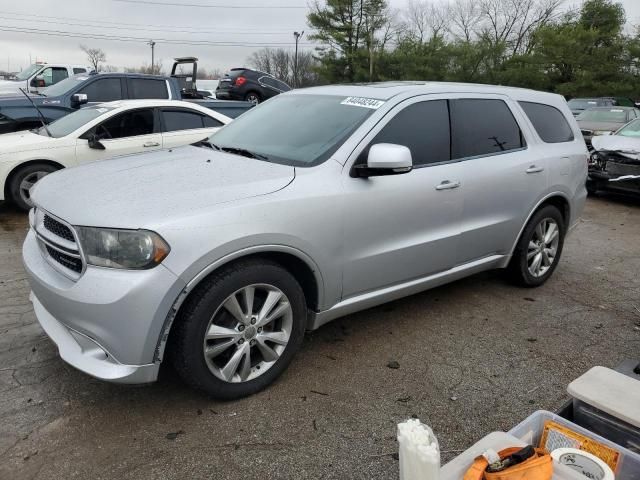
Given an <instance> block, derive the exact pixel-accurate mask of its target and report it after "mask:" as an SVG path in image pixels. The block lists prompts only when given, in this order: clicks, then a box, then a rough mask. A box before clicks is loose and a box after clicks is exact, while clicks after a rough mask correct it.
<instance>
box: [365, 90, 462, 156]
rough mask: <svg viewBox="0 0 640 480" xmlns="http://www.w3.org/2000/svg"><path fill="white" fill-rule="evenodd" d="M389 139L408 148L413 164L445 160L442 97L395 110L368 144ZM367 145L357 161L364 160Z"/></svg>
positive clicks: (445, 111)
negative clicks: (392, 115)
mask: <svg viewBox="0 0 640 480" xmlns="http://www.w3.org/2000/svg"><path fill="white" fill-rule="evenodd" d="M376 143H393V144H396V145H404V146H405V147H408V148H409V150H411V157H412V159H413V165H414V166H420V165H428V164H431V163H438V162H446V161H448V160H449V159H450V158H451V156H450V140H449V111H448V109H447V101H446V100H430V101H427V102H418V103H414V104H412V105H409V106H408V107H406V108H404V109H403V110H401V111H400V112H398V113H397V114H396V115H395V116H394V117H393V118H392V119H391V120H389V122H388V123H387V124H386V125H385V126H384V127H383V128H382V130H380V132H379V133H378V134H377V135H376V136H375V138H374V139H373V140H372V141H371V143H370V144H369V148H370V147H371V145H375V144H376ZM369 148H367V149H366V150H365V151H364V152H363V153H362V155H361V157H360V158H359V162H358V163H366V158H367V155H368V154H369Z"/></svg>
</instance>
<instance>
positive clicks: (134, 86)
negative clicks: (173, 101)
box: [129, 78, 169, 98]
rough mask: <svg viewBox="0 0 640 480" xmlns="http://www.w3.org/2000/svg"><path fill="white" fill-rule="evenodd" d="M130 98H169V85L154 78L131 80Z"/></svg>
mask: <svg viewBox="0 0 640 480" xmlns="http://www.w3.org/2000/svg"><path fill="white" fill-rule="evenodd" d="M129 98H169V94H168V92H167V84H166V82H165V81H164V80H156V79H153V78H130V79H129Z"/></svg>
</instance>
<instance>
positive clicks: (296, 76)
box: [293, 30, 304, 88]
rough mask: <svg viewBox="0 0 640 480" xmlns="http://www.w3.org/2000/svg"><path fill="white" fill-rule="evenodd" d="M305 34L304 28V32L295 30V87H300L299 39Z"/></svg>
mask: <svg viewBox="0 0 640 480" xmlns="http://www.w3.org/2000/svg"><path fill="white" fill-rule="evenodd" d="M303 35H304V30H303V31H302V32H293V37H294V38H295V39H296V53H295V57H294V60H293V88H297V87H298V41H300V39H301V38H302V36H303Z"/></svg>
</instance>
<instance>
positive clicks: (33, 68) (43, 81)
mask: <svg viewBox="0 0 640 480" xmlns="http://www.w3.org/2000/svg"><path fill="white" fill-rule="evenodd" d="M91 71H93V68H91V67H87V66H86V65H65V64H59V63H34V64H33V65H29V66H28V67H27V68H25V69H24V70H23V71H21V72H20V73H19V74H18V75H16V78H15V79H14V80H0V95H6V94H10V95H15V94H19V93H20V89H21V88H23V89H25V90H27V91H29V92H31V93H39V92H41V91H42V89H44V88H46V87H49V86H51V85H54V84H56V83H58V82H59V81H60V80H64V79H65V78H67V77H70V76H72V75H77V74H79V73H88V72H91Z"/></svg>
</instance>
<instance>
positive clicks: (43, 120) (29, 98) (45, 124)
mask: <svg viewBox="0 0 640 480" xmlns="http://www.w3.org/2000/svg"><path fill="white" fill-rule="evenodd" d="M19 90H20V91H21V92H22V94H23V95H24V96H25V97H27V100H29V102H30V103H31V105H33V108H35V109H36V112H38V115H39V116H40V121H41V122H42V128H44V131H45V132H47V135H48V136H49V137H53V135H51V132H50V131H49V128H47V121H46V120H45V118H44V115H43V114H42V112H41V111H40V109H39V108H38V106H37V105H36V104H35V102H34V101H33V100H32V99H31V97H30V96H29V94H27V92H25V91H24V89H23V88H20V89H19Z"/></svg>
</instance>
